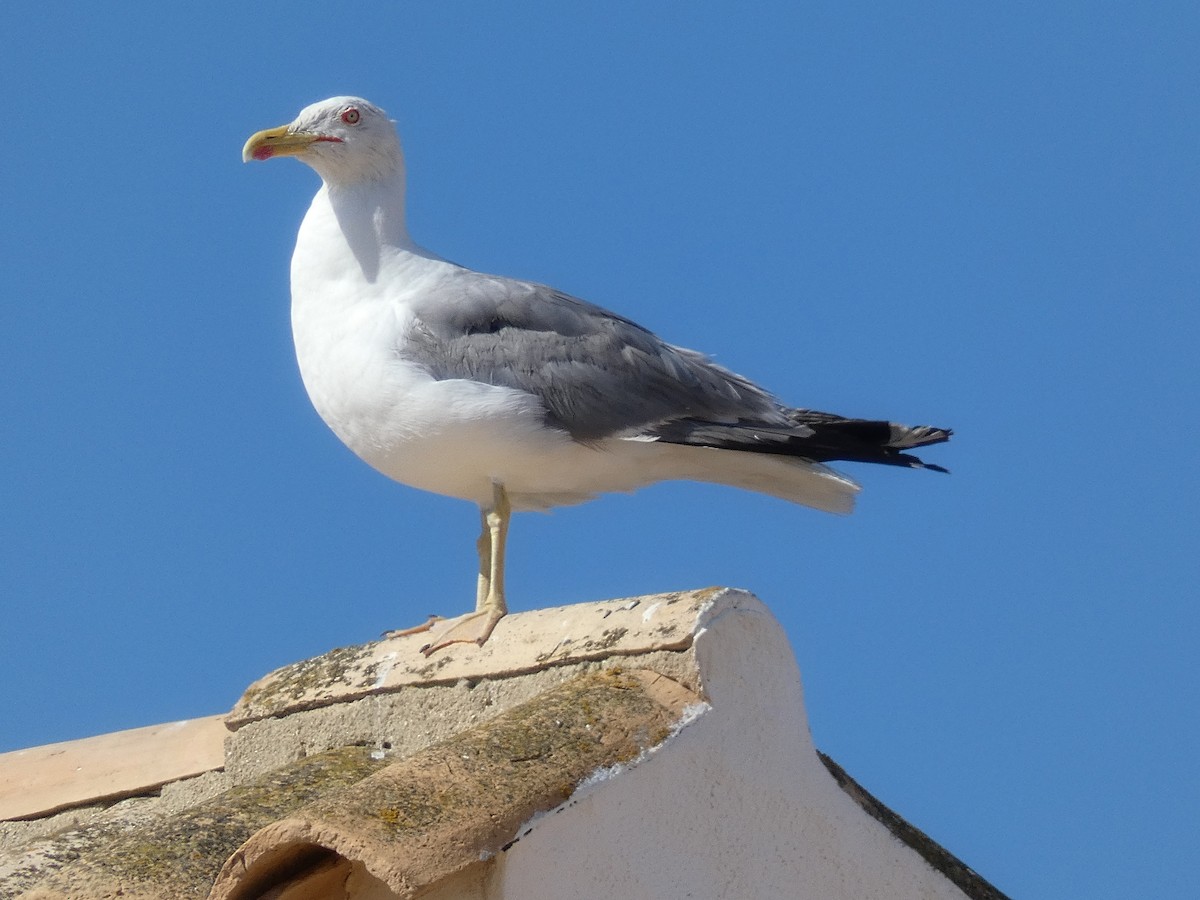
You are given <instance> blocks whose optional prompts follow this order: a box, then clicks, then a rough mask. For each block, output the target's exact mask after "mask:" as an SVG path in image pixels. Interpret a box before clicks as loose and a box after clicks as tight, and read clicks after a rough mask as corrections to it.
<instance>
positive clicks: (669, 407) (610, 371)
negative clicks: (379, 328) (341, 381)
mask: <svg viewBox="0 0 1200 900" xmlns="http://www.w3.org/2000/svg"><path fill="white" fill-rule="evenodd" d="M447 292H453V302H450V298H449V296H448V295H447ZM414 312H415V313H416V322H415V324H414V326H413V328H412V330H411V332H410V333H409V334H408V335H407V342H406V344H405V349H404V355H405V357H406V358H408V359H411V360H412V361H414V362H416V363H418V364H419V365H421V366H423V367H424V368H426V369H427V370H428V371H429V372H430V373H432V374H433V376H434V377H435V378H439V379H450V378H462V379H468V380H472V381H479V382H484V383H487V384H494V385H498V386H503V387H510V388H515V389H517V390H522V391H526V392H528V393H530V394H533V395H535V396H537V397H538V398H539V399H540V400H541V402H542V404H543V406H544V407H545V409H546V414H547V420H548V424H551V425H554V426H556V427H559V428H562V429H564V430H565V431H567V432H568V433H569V434H570V435H571V436H572V437H574V438H575V439H576V440H579V441H595V440H599V439H602V438H605V437H613V436H631V435H635V434H653V433H654V432H655V428H656V426H658V425H661V424H663V423H666V422H670V421H674V420H678V419H681V418H687V419H693V420H700V421H704V422H711V423H720V422H728V423H736V422H739V421H744V420H753V421H759V422H762V423H764V424H771V425H774V426H777V427H782V428H787V426H788V421H787V418H786V416H785V414H784V411H783V409H782V408H781V407H780V406H779V404H778V403H777V402H776V401H775V399H774V398H773V397H771V395H770V394H768V393H767V392H766V391H764V390H762V388H759V387H758V386H757V385H755V384H753V383H752V382H750V381H748V380H746V379H745V378H742V377H741V376H740V375H736V374H734V373H733V372H730V371H728V370H727V369H724V368H722V367H721V366H718V365H716V364H715V363H713V362H711V361H710V360H708V359H707V358H706V357H705V356H703V355H702V354H699V353H696V352H695V351H693V350H686V349H684V348H682V347H674V346H671V345H670V344H667V343H665V342H663V341H662V340H660V339H659V338H658V337H656V336H655V335H654V334H653V333H651V332H650V331H647V330H646V329H645V328H642V327H641V326H640V325H637V324H636V323H634V322H631V321H630V320H628V319H625V318H623V317H621V316H618V315H616V314H614V313H611V312H608V311H607V310H604V309H601V308H600V307H598V306H594V305H593V304H590V303H587V302H586V301H584V300H580V299H578V298H576V297H571V296H569V295H567V294H563V293H560V292H558V291H555V290H554V289H552V288H549V287H546V286H544V285H539V284H533V283H530V282H523V281H514V280H511V279H506V278H500V277H495V276H487V275H480V274H478V273H475V272H471V271H470V270H467V269H462V270H458V272H457V273H456V277H454V278H451V279H448V280H447V281H446V282H445V283H443V284H442V285H441V286H439V287H438V288H437V289H436V290H434V291H432V292H430V293H429V294H427V295H425V296H422V297H421V298H420V300H419V301H418V303H417V304H416V306H415V309H414Z"/></svg>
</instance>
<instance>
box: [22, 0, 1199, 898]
mask: <svg viewBox="0 0 1200 900" xmlns="http://www.w3.org/2000/svg"><path fill="white" fill-rule="evenodd" d="M121 8H122V10H123V11H122V12H120V13H113V12H111V11H108V10H106V9H103V8H100V7H95V8H92V7H85V6H84V5H82V4H61V5H56V4H48V3H38V4H31V3H25V2H20V0H16V2H9V3H6V4H4V6H3V8H2V9H0V73H2V74H0V82H2V83H3V85H4V88H5V90H4V95H5V97H6V103H5V108H6V125H5V129H4V131H5V136H4V139H3V140H2V141H0V172H2V173H3V183H4V194H5V199H4V203H3V210H4V211H3V215H0V247H2V249H3V258H4V260H5V264H4V265H3V267H2V268H0V384H2V385H3V390H0V422H2V423H3V424H2V427H3V429H4V432H3V433H4V439H3V441H0V610H2V614H3V625H2V626H0V685H2V686H3V687H2V688H0V751H3V750H11V749H16V748H19V747H24V746H30V745H36V744H41V743H46V742H51V741H59V740H66V739H70V738H75V737H82V736H86V735H90V734H95V733H102V732H107V731H112V730H116V729H121V728H130V727H135V726H138V725H145V724H151V723H156V722H162V721H169V720H174V719H180V718H187V717H190V716H198V715H205V714H211V713H216V712H221V711H223V710H225V709H227V708H229V706H230V705H231V704H232V703H233V702H234V701H235V700H236V698H237V697H238V695H239V694H240V692H241V690H242V688H244V687H245V686H246V685H247V684H248V683H249V682H250V681H252V680H253V679H255V678H257V677H258V676H259V675H261V674H263V673H265V672H267V671H268V670H270V669H273V668H275V667H277V666H279V665H282V664H285V663H288V662H291V661H294V660H297V659H302V658H305V657H308V656H312V655H315V654H318V653H321V652H322V651H324V650H327V649H329V648H331V647H334V646H339V645H345V644H353V643H360V642H363V641H365V640H368V639H371V638H373V637H375V636H376V635H377V634H378V633H380V632H381V631H384V630H386V629H388V628H392V627H398V626H402V625H406V624H411V623H413V622H415V621H418V620H419V619H421V618H422V617H423V616H424V615H425V614H426V613H428V612H432V611H437V612H443V613H456V612H460V611H464V610H465V609H467V608H468V607H469V606H470V604H471V602H472V600H473V590H474V587H473V578H474V575H473V571H474V570H473V566H474V538H475V529H476V522H477V519H476V512H475V510H474V509H473V508H471V507H470V506H468V505H467V504H464V503H462V502H461V501H455V500H449V499H445V498H441V497H436V496H432V495H424V494H420V493H418V492H416V491H413V490H411V489H408V488H404V487H401V486H398V485H395V484H392V483H390V482H388V481H387V480H385V479H384V478H383V477H382V476H380V475H377V474H376V473H375V472H373V471H372V470H371V469H369V468H368V467H367V466H366V465H364V464H363V463H361V462H359V461H358V460H356V459H355V458H354V457H353V456H352V455H351V454H350V453H349V451H347V450H345V449H344V448H343V447H342V446H341V445H340V444H339V443H338V441H337V439H336V438H334V437H333V435H332V434H330V433H329V432H328V431H327V430H326V429H325V427H324V426H323V425H322V424H321V422H320V421H319V419H318V418H317V416H316V414H315V413H314V412H313V411H312V409H311V408H310V406H309V403H308V401H307V398H306V397H305V394H304V390H303V387H302V386H301V384H300V380H299V376H298V374H297V372H296V367H295V362H294V358H293V355H292V348H291V337H290V331H289V322H288V281H287V278H288V259H289V256H290V253H291V245H292V241H293V238H294V236H295V232H296V227H297V225H298V223H299V220H300V218H301V216H302V215H303V211H304V209H305V208H306V207H307V204H308V202H309V199H310V197H311V195H312V193H313V192H314V191H315V189H316V187H317V180H316V177H315V175H314V174H313V173H312V172H311V171H309V170H308V169H306V168H305V167H303V166H301V165H298V164H296V163H294V162H293V161H290V160H280V161H277V162H272V163H271V164H269V165H256V166H245V165H243V164H242V163H241V162H240V158H239V151H240V148H241V146H242V142H243V141H244V140H245V138H246V137H247V136H248V135H249V134H250V133H251V132H253V131H256V130H258V129H260V128H265V127H269V126H274V125H278V124H282V123H284V122H287V121H290V120H291V118H292V117H293V116H294V115H295V113H296V112H297V111H298V110H299V109H300V108H301V107H302V106H304V105H306V104H308V103H310V102H312V101H315V100H318V99H321V98H324V97H327V96H330V95H334V94H340V93H356V94H361V95H363V96H366V97H368V98H370V99H371V100H373V101H374V102H376V103H378V104H380V105H381V106H383V107H385V108H386V109H387V110H388V111H389V112H390V113H391V114H392V116H393V117H394V118H396V119H397V120H398V121H399V123H400V129H401V134H402V136H403V138H404V142H405V147H406V151H407V154H408V162H409V206H410V226H411V230H412V232H413V235H414V237H415V238H416V239H417V240H418V241H419V242H421V243H423V244H424V245H426V246H428V247H430V248H432V249H434V250H436V251H437V252H439V253H441V254H442V255H444V256H447V257H449V258H451V259H455V260H457V261H459V262H462V263H463V264H466V265H469V266H471V267H472V268H476V269H483V270H487V271H493V272H499V273H502V274H506V275H513V276H519V277H523V278H529V279H534V280H539V281H544V282H549V283H551V284H554V285H556V286H557V287H560V288H562V289H564V290H567V291H569V292H571V293H574V294H577V295H579V296H582V297H586V298H588V299H590V300H592V301H594V302H597V303H600V304H602V305H605V306H609V307H612V308H614V309H616V310H618V311H620V312H622V313H624V314H626V315H628V316H631V317H633V318H635V319H637V320H638V321H640V322H642V323H643V324H645V325H647V326H648V327H650V328H652V329H654V330H656V331H658V332H659V333H660V334H661V335H663V336H664V337H665V338H667V339H668V340H670V341H672V342H674V343H680V344H684V345H686V346H691V347H695V348H697V349H701V350H704V351H706V352H708V353H710V354H713V355H714V356H715V357H716V358H717V359H718V360H719V361H720V362H722V363H723V364H725V365H727V366H729V367H731V368H733V369H734V370H736V371H739V372H742V373H743V374H746V375H748V376H750V377H752V378H754V379H756V380H758V381H760V382H761V383H763V384H765V385H766V386H768V387H769V388H771V389H772V390H774V391H775V392H776V393H778V394H779V395H780V396H782V397H783V398H784V399H786V400H788V401H789V402H792V403H794V404H796V405H801V406H811V407H816V408H825V409H832V410H835V411H838V412H843V413H847V414H855V415H863V416H872V417H875V416H878V417H889V418H893V419H897V420H900V421H908V422H930V423H933V424H938V425H950V426H953V427H954V428H955V429H956V437H955V440H954V441H953V442H952V443H951V444H950V445H948V446H946V447H942V448H935V449H934V450H932V451H930V452H929V453H928V457H929V458H930V459H932V460H935V461H937V462H940V463H943V464H945V465H947V466H949V467H950V468H951V469H952V470H953V474H952V475H950V476H948V477H947V476H938V475H935V474H932V473H926V472H905V471H898V470H883V469H879V470H876V469H871V468H866V467H862V466H852V465H851V466H845V467H844V470H845V471H847V472H848V473H850V474H852V475H853V476H854V477H856V478H857V479H859V480H860V481H861V482H862V483H863V485H864V488H865V489H864V492H863V495H862V498H861V502H860V506H859V511H858V512H857V513H856V514H855V515H854V516H852V517H849V518H845V519H839V518H835V517H831V516H826V515H823V514H820V513H816V512H812V511H809V510H805V509H801V508H798V507H792V506H789V505H788V504H785V503H782V502H780V501H777V500H772V499H770V498H764V497H758V496H752V495H747V494H741V493H738V492H736V491H732V490H729V489H722V488H718V487H712V486H698V485H687V484H673V485H663V486H658V487H654V488H651V489H647V490H645V491H643V492H641V493H639V494H637V495H634V496H620V497H609V498H604V499H602V500H600V501H597V502H595V503H592V504H590V505H587V506H583V507H578V508H573V509H565V510H560V511H558V512H556V513H554V514H552V515H536V514H525V515H521V516H518V517H517V518H516V519H515V521H514V525H513V531H512V535H511V542H510V549H509V572H508V590H509V597H510V601H511V604H512V606H513V608H515V609H529V608H533V607H537V606H545V605H557V604H561V603H570V602H578V601H585V600H595V599H601V598H609V597H620V596H627V595H635V594H643V593H649V592H654V591H661V590H672V589H680V588H688V587H698V586H705V585H710V584H731V585H736V586H742V587H746V588H749V589H751V590H752V591H754V592H755V593H756V594H758V595H759V596H760V597H761V598H762V599H763V600H764V601H765V602H766V603H767V604H768V605H770V606H771V607H772V609H773V610H774V611H775V613H776V614H777V615H778V617H779V618H780V620H781V622H782V623H783V625H784V627H785V628H786V630H787V632H788V635H789V636H790V638H791V641H792V644H793V646H794V648H795V650H796V653H797V657H798V659H799V662H800V666H801V670H802V672H803V675H804V682H805V689H806V693H807V702H808V707H809V714H810V717H811V722H812V728H813V732H814V737H815V739H816V741H817V744H818V746H820V747H822V748H823V749H825V750H826V751H827V752H829V753H830V754H831V755H832V756H833V757H834V758H835V759H837V760H838V761H839V762H841V763H842V765H844V766H845V767H846V769H847V770H848V771H849V772H851V773H852V774H853V775H854V776H855V777H856V778H858V779H859V780H860V781H861V782H862V783H863V784H864V785H866V786H867V787H868V788H869V789H870V790H872V791H874V792H875V793H876V794H877V795H878V796H879V797H880V798H881V799H882V800H884V801H885V802H887V803H889V804H891V805H892V806H893V807H894V808H895V809H896V810H897V811H898V812H900V813H901V814H902V815H904V816H905V817H907V818H908V819H909V820H910V821H912V822H913V823H915V824H916V825H918V826H919V827H921V828H923V829H925V830H926V831H927V832H929V834H930V835H932V836H933V837H934V838H935V839H937V840H939V841H941V842H943V843H944V844H945V845H946V846H948V847H949V848H950V849H951V850H952V851H953V852H955V853H957V854H958V855H960V856H961V857H962V858H963V859H964V860H965V861H966V862H968V863H969V864H970V865H972V866H974V867H975V868H976V869H977V870H978V871H979V872H981V873H982V874H983V875H984V876H985V877H987V878H989V879H990V880H992V881H993V882H994V883H995V884H996V885H997V886H998V887H999V888H1001V889H1002V890H1004V891H1006V892H1008V893H1011V894H1012V895H1014V896H1018V897H1022V898H1059V897H1065V896H1086V897H1091V898H1106V897H1112V898H1117V897H1129V896H1146V897H1151V896H1153V897H1182V896H1186V895H1187V891H1186V890H1185V888H1191V887H1192V885H1191V881H1192V879H1191V878H1190V876H1189V875H1188V872H1189V871H1190V866H1189V863H1190V862H1193V861H1194V860H1195V853H1196V851H1195V835H1196V834H1197V833H1198V830H1200V821H1198V820H1200V816H1198V814H1197V810H1198V807H1200V785H1198V780H1197V777H1196V775H1195V769H1196V767H1195V755H1196V747H1197V744H1198V739H1200V726H1198V724H1197V716H1196V710H1197V699H1198V696H1197V695H1198V691H1197V681H1198V677H1197V669H1198V668H1200V667H1198V666H1197V665H1196V662H1195V657H1196V649H1195V647H1196V637H1197V634H1198V633H1200V627H1198V626H1200V621H1198V618H1200V614H1198V612H1197V602H1196V601H1197V596H1196V595H1197V583H1198V580H1200V579H1198V576H1200V562H1198V561H1200V553H1198V552H1197V543H1198V542H1197V534H1198V531H1200V521H1198V515H1197V495H1198V493H1200V492H1198V490H1197V488H1198V484H1197V476H1196V474H1195V472H1196V469H1195V467H1194V465H1192V461H1191V459H1190V455H1191V451H1192V448H1194V447H1195V445H1196V443H1197V440H1198V439H1200V435H1198V434H1197V431H1198V416H1197V409H1196V397H1197V395H1198V388H1200V376H1198V374H1197V372H1198V367H1197V363H1196V356H1197V352H1196V342H1197V337H1198V335H1200V313H1198V312H1197V299H1198V294H1200V289H1198V286H1200V271H1198V270H1200V265H1198V263H1197V260H1198V255H1197V249H1198V248H1200V243H1198V239H1200V214H1198V210H1200V190H1198V188H1200V164H1198V154H1197V148H1198V147H1200V93H1198V89H1197V85H1198V84H1200V56H1198V55H1197V53H1196V47H1197V46H1198V45H1200V13H1197V10H1196V7H1195V5H1194V4H1190V3H1187V4H1185V3H1178V4H1170V3H1161V4H1141V3H1132V2H1130V3H1093V4H1082V3H1054V2H1048V3H1047V2H1041V3H1036V4H1034V3H1030V4H1003V5H1000V6H995V7H993V8H982V7H980V6H979V5H971V8H965V7H964V5H963V4H955V3H921V4H903V5H901V4H870V3H865V4H856V3H851V4H847V3H823V4H807V3H778V4H769V3H749V4H746V3H742V4H724V5H718V4H686V5H685V4H669V5H668V4H647V3H637V4H634V3H608V4H590V3H589V4H569V5H568V4H551V3H545V4H521V5H517V4H513V5H503V4H494V3H474V4H469V3H432V2H431V3H419V4H409V3H404V4H311V5H303V4H295V3H286V4H285V3H276V2H266V3H255V4H245V3H239V4H209V5H203V6H198V5H186V6H179V7H163V6H162V5H160V4H155V5H150V4H143V5H140V6H139V4H137V3H131V4H124V5H123V6H122V7H121Z"/></svg>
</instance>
